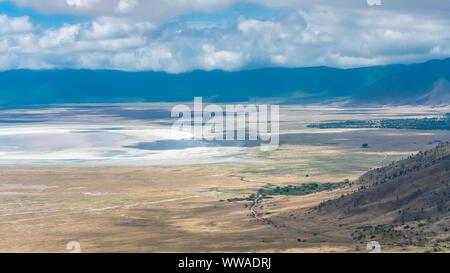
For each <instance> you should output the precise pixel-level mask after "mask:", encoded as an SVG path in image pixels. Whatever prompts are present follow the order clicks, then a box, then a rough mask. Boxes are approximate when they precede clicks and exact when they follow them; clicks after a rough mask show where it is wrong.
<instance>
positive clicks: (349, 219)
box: [317, 143, 450, 245]
mask: <svg viewBox="0 0 450 273" xmlns="http://www.w3.org/2000/svg"><path fill="white" fill-rule="evenodd" d="M449 183H450V144H448V143H447V144H443V145H439V146H438V147H436V148H435V149H433V150H430V151H427V152H420V153H418V154H416V155H413V156H410V157H409V158H407V159H404V160H402V161H398V162H393V163H392V164H390V165H389V166H386V167H383V168H379V169H375V170H372V171H369V172H368V173H366V174H365V175H363V176H362V177H361V178H360V179H359V180H358V181H356V182H354V183H352V188H353V190H352V192H351V193H349V194H347V195H343V196H342V197H341V198H338V199H335V200H330V201H327V202H324V203H322V204H320V206H319V207H318V208H317V211H318V213H319V214H321V215H336V217H339V218H340V219H342V222H343V223H345V225H348V226H349V227H350V226H351V227H353V228H354V230H353V232H352V236H353V239H354V240H363V239H366V240H367V239H378V240H384V241H390V242H395V243H402V244H405V245H406V244H408V245H423V244H426V243H427V242H435V243H436V242H437V243H441V242H444V243H445V242H448V241H449V233H448V229H449V228H450V215H449V209H450V206H449V205H450V204H449V200H450V198H449V197H450V187H449Z"/></svg>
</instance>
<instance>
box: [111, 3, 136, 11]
mask: <svg viewBox="0 0 450 273" xmlns="http://www.w3.org/2000/svg"><path fill="white" fill-rule="evenodd" d="M137 5H138V1H137V0H120V1H119V3H118V4H117V7H116V10H115V11H116V12H118V13H130V12H132V11H133V10H134V9H135V8H136V7H137Z"/></svg>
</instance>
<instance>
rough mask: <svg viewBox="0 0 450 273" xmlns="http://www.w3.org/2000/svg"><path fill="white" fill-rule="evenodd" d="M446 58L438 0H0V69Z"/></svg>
mask: <svg viewBox="0 0 450 273" xmlns="http://www.w3.org/2000/svg"><path fill="white" fill-rule="evenodd" d="M446 57H450V1H447V0H445V1H444V0H427V1H423V0H340V1H339V0H277V1H275V0H9V1H8V0H0V70H1V71H5V70H11V69H64V68H70V69H113V70H123V71H166V72H169V73H183V72H187V71H192V70H216V69H219V70H225V71H239V70H243V69H252V68H262V67H309V66H331V67H339V68H352V67H362V66H371V65H387V64H395V63H413V62H422V61H426V60H430V59H435V58H446Z"/></svg>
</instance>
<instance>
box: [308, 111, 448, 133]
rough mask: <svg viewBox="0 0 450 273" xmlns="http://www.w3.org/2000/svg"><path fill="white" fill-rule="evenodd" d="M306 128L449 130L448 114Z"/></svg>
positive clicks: (321, 124)
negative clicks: (434, 116)
mask: <svg viewBox="0 0 450 273" xmlns="http://www.w3.org/2000/svg"><path fill="white" fill-rule="evenodd" d="M308 128H317V129H335V128H336V129H337V128H339V129H341V128H388V129H412V130H450V113H449V114H446V115H444V116H442V117H436V118H423V119H385V120H347V121H344V122H332V123H319V124H310V125H308Z"/></svg>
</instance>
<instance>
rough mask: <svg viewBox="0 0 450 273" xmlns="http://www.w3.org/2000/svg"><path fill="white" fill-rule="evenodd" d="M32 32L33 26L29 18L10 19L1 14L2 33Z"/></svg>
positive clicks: (0, 31)
mask: <svg viewBox="0 0 450 273" xmlns="http://www.w3.org/2000/svg"><path fill="white" fill-rule="evenodd" d="M31 30H32V24H31V23H30V20H29V18H28V17H27V16H24V17H15V18H14V17H13V18H10V17H8V15H6V14H0V33H3V34H4V33H22V32H27V31H31Z"/></svg>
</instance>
